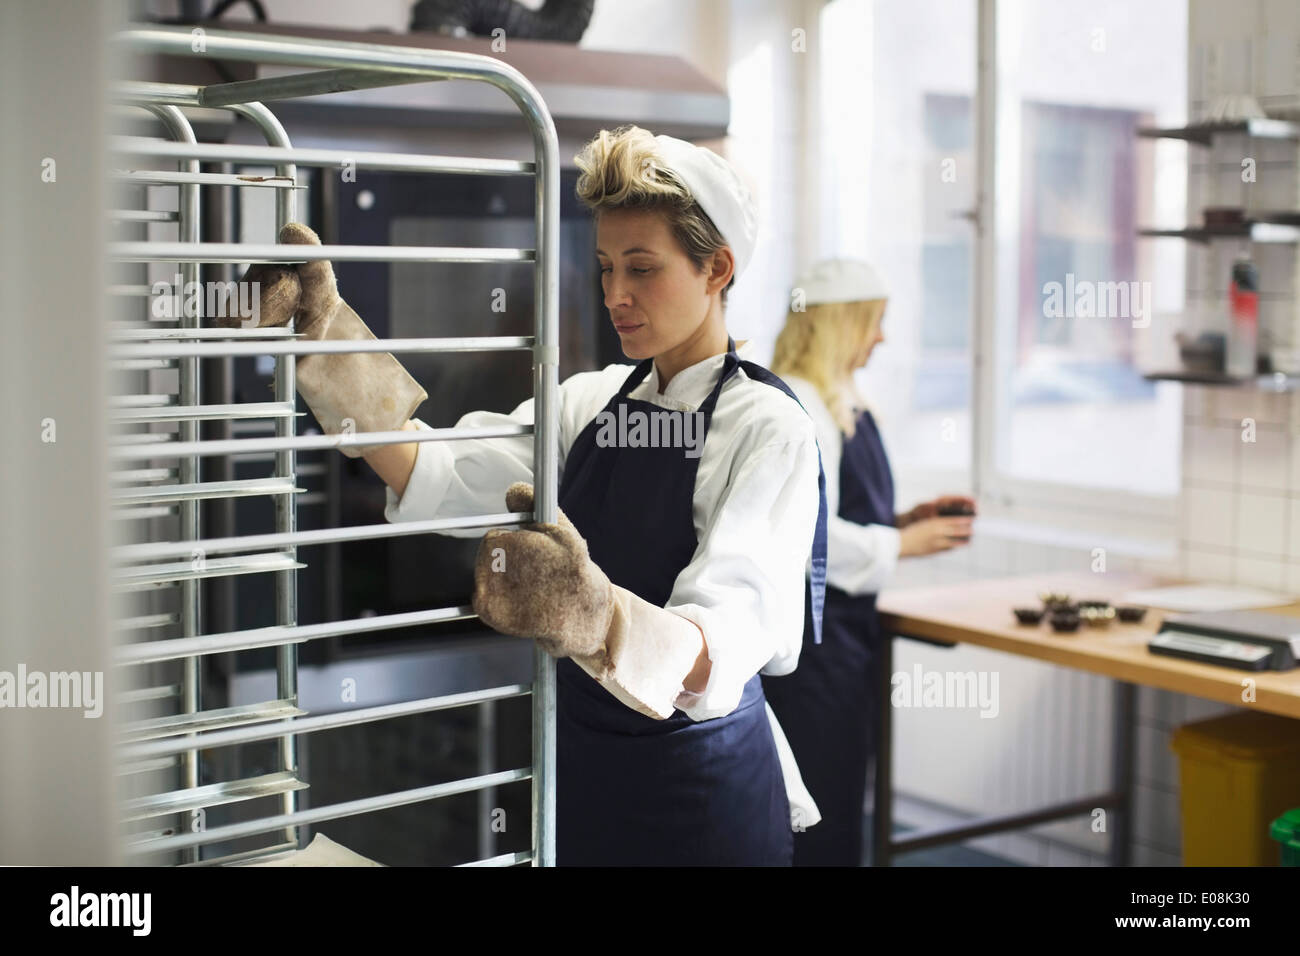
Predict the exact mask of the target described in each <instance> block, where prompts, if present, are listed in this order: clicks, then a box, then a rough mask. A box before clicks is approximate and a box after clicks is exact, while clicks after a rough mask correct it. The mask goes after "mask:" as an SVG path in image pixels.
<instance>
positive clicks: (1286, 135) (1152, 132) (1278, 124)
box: [1137, 119, 1300, 146]
mask: <svg viewBox="0 0 1300 956" xmlns="http://www.w3.org/2000/svg"><path fill="white" fill-rule="evenodd" d="M1229 133H1245V134H1246V135H1247V136H1253V137H1256V138H1257V139H1294V140H1300V123H1291V122H1288V121H1287V120H1276V119H1251V120H1236V121H1232V122H1216V123H1192V124H1190V125H1188V126H1164V127H1161V126H1144V127H1139V128H1138V131H1137V134H1138V136H1140V137H1142V138H1143V139H1181V140H1185V141H1186V142H1189V143H1196V144H1197V145H1199V146H1209V145H1210V144H1211V143H1212V142H1213V141H1214V137H1215V136H1219V135H1223V134H1229Z"/></svg>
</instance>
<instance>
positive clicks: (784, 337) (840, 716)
mask: <svg viewBox="0 0 1300 956" xmlns="http://www.w3.org/2000/svg"><path fill="white" fill-rule="evenodd" d="M795 293H796V295H798V296H800V297H801V299H802V304H803V306H804V307H805V308H803V309H800V310H794V309H792V310H791V311H790V313H789V315H788V316H787V318H786V324H785V327H784V328H783V329H782V331H781V334H780V336H779V337H778V338H777V342H776V350H775V354H774V356H773V359H772V370H773V371H774V372H775V373H776V374H778V375H780V376H781V377H782V378H783V379H784V380H785V381H786V382H787V383H788V384H789V385H790V387H791V388H792V389H793V390H794V392H795V394H796V395H797V396H798V397H799V401H800V402H801V403H802V404H803V406H804V407H805V408H806V409H807V410H808V413H809V414H810V415H811V416H812V419H813V421H814V422H815V423H816V425H817V441H818V444H819V445H820V447H821V454H822V462H823V464H824V466H825V468H826V501H827V507H828V510H829V512H830V520H829V528H828V535H827V537H828V541H827V564H826V604H825V608H824V616H823V622H822V624H823V626H822V631H821V640H820V642H817V641H816V640H815V636H814V635H813V634H812V632H811V630H810V631H809V633H808V634H807V635H806V639H805V643H804V650H803V654H802V655H801V656H800V660H799V667H798V669H797V670H796V671H795V672H794V673H793V674H790V675H788V676H772V677H768V676H765V677H764V678H763V686H764V690H765V691H766V693H767V696H768V699H769V701H770V703H771V706H772V709H773V710H774V711H775V712H776V715H777V717H778V718H779V719H780V721H781V726H782V728H783V729H784V731H785V734H786V736H787V738H788V739H789V742H790V746H791V747H792V748H793V750H794V756H795V759H796V760H797V761H798V762H799V769H800V771H801V772H802V778H803V780H804V782H805V783H806V784H807V786H808V789H809V790H810V791H811V793H812V797H813V799H814V800H816V801H817V807H818V810H819V811H820V814H821V822H820V823H818V825H817V826H815V827H812V828H811V829H809V830H806V831H803V832H799V833H797V834H796V835H795V856H794V862H795V865H796V866H803V865H812V866H817V865H821V866H857V865H859V863H861V860H862V815H863V800H864V798H865V796H866V780H867V765H868V763H869V761H870V759H871V756H872V755H873V753H874V750H875V748H874V742H875V737H874V730H875V726H876V715H877V712H878V709H879V707H880V698H879V695H878V694H877V688H878V687H880V686H881V684H880V683H879V681H880V675H879V672H878V668H877V666H876V665H877V663H878V661H879V658H880V642H881V641H882V640H884V637H883V636H882V635H881V633H880V626H879V622H878V620H877V617H876V606H875V605H876V592H878V591H879V590H880V589H881V588H882V587H884V585H885V584H886V583H887V582H888V581H889V578H890V576H891V575H892V574H893V572H894V569H895V567H896V566H897V563H898V559H899V558H900V557H914V556H919V555H926V554H933V553H936V552H939V551H944V550H947V549H949V548H952V547H955V546H958V545H960V544H963V543H965V542H966V541H967V540H968V539H969V537H970V531H971V528H970V526H971V520H972V519H971V518H970V517H941V516H940V512H941V511H943V512H947V511H950V510H951V511H954V512H961V511H964V512H966V513H967V514H974V505H975V502H974V500H973V499H971V498H968V497H966V496H964V495H947V496H944V497H941V498H938V499H935V500H934V501H929V502H925V503H923V504H920V505H917V506H916V507H915V508H913V509H912V510H911V511H909V512H906V513H905V514H896V513H895V511H894V482H893V476H892V474H891V473H890V467H889V459H888V456H887V455H886V454H885V448H884V444H883V442H882V440H881V437H880V431H879V429H878V428H877V423H876V419H875V417H874V415H873V414H872V412H871V411H870V409H869V408H868V407H867V405H866V403H865V402H864V401H863V399H862V397H861V396H860V395H859V394H858V392H857V390H856V388H855V387H854V384H853V373H854V372H855V371H857V370H858V369H860V368H862V367H863V366H864V365H866V363H867V360H868V359H869V358H870V356H871V353H872V350H873V349H875V347H876V346H877V345H878V344H880V342H882V341H883V340H884V335H883V334H882V331H881V321H882V319H883V317H884V312H885V303H886V297H887V295H888V292H887V290H886V287H885V284H884V281H883V279H882V278H881V276H880V274H879V273H878V272H877V271H876V269H875V268H873V267H872V266H871V265H869V264H868V263H865V262H858V261H854V260H846V259H832V260H827V261H823V262H820V263H818V264H817V265H815V266H814V267H813V268H812V269H811V270H809V271H808V272H807V273H806V274H805V275H803V276H801V277H800V279H799V280H798V281H797V283H796V285H795Z"/></svg>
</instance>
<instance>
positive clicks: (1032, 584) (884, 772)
mask: <svg viewBox="0 0 1300 956" xmlns="http://www.w3.org/2000/svg"><path fill="white" fill-rule="evenodd" d="M1185 583H1188V582H1185V581H1180V580H1176V579H1173V578H1164V577H1157V576H1154V575H1149V574H1132V573H1117V572H1106V573H1104V574H1088V573H1058V574H1039V575H1032V576H1028V577H1016V578H998V579H994V580H984V581H972V582H969V583H964V584H958V585H948V586H946V587H936V588H909V589H901V590H887V591H884V592H882V593H881V595H880V597H879V600H878V601H877V607H878V609H879V611H880V620H881V630H882V632H883V633H884V634H885V635H886V639H885V640H884V641H883V652H882V664H881V667H880V672H879V673H880V687H879V688H878V690H879V699H880V703H881V708H880V720H879V722H878V725H877V726H878V737H877V757H876V784H875V794H876V803H875V812H874V817H873V823H872V826H873V836H874V839H873V842H872V862H873V864H875V865H878V866H887V865H889V862H890V860H891V858H892V857H893V856H894V855H895V854H897V853H901V852H906V851H910V850H918V849H922V848H923V847H928V846H938V845H941V844H945V843H958V842H963V841H965V840H969V839H972V838H973V837H977V836H984V835H987V834H990V833H998V832H1002V831H1006V830H1014V829H1020V828H1022V827H1026V826H1037V825H1039V824H1041V823H1046V822H1050V821H1052V820H1058V819H1062V818H1064V817H1069V816H1074V815H1077V814H1087V813H1090V812H1091V811H1092V810H1093V809H1094V808H1096V807H1107V808H1110V810H1111V811H1112V818H1111V821H1110V826H1108V829H1109V830H1110V831H1111V833H1112V841H1111V851H1110V853H1111V862H1112V864H1114V865H1117V866H1125V865H1127V864H1128V863H1129V861H1130V859H1131V841H1132V793H1131V792H1132V785H1133V754H1134V744H1133V737H1134V729H1133V728H1134V723H1135V710H1136V699H1137V697H1136V691H1137V685H1139V684H1141V685H1145V686H1147V687H1157V688H1160V689H1161V690H1169V691H1173V692H1175V693H1179V694H1191V695H1192V696H1195V697H1205V698H1208V699H1210V700H1217V701H1221V702H1223V703H1228V704H1233V705H1236V706H1239V707H1240V706H1242V705H1243V704H1244V703H1245V701H1243V699H1242V692H1243V683H1242V680H1243V678H1250V679H1251V680H1253V681H1254V682H1255V683H1254V694H1255V700H1254V701H1253V702H1251V703H1250V704H1249V706H1251V707H1255V708H1258V709H1260V710H1264V711H1268V712H1271V713H1275V714H1281V715H1283V716H1287V717H1300V669H1296V670H1292V671H1285V672H1280V671H1240V670H1234V669H1232V668H1228V667H1218V666H1215V665H1211V664H1199V663H1197V662H1195V661H1187V660H1180V659H1178V658H1173V657H1161V656H1159V655H1156V654H1152V653H1151V652H1150V651H1149V650H1148V649H1147V642H1148V641H1149V640H1150V639H1151V637H1152V635H1154V634H1155V633H1156V632H1157V631H1158V630H1159V629H1160V623H1161V620H1162V618H1163V613H1162V612H1160V611H1157V610H1155V609H1152V610H1149V611H1148V612H1147V615H1146V617H1145V618H1144V619H1143V621H1142V622H1141V623H1140V624H1122V623H1120V622H1118V621H1117V622H1115V623H1114V624H1112V625H1110V627H1107V628H1100V629H1096V628H1090V627H1089V626H1088V625H1087V624H1086V623H1081V624H1080V628H1079V630H1078V631H1077V632H1074V633H1072V634H1071V633H1064V634H1058V633H1057V632H1056V631H1053V630H1052V629H1051V626H1050V625H1049V624H1048V623H1047V622H1046V620H1044V621H1043V622H1042V623H1041V624H1039V625H1036V626H1034V625H1022V624H1019V623H1017V622H1016V618H1015V615H1014V614H1013V613H1012V611H1011V609H1012V608H1013V607H1036V606H1040V605H1041V601H1040V600H1039V597H1038V595H1039V594H1040V593H1041V592H1044V591H1057V592H1063V593H1066V594H1068V595H1070V598H1071V600H1076V601H1077V600H1089V599H1093V598H1095V599H1098V600H1109V601H1112V602H1115V603H1122V601H1123V595H1124V594H1125V593H1126V592H1128V591H1133V590H1137V589H1139V588H1152V587H1163V586H1169V585H1178V584H1185ZM1268 610H1270V611H1272V612H1276V613H1283V614H1291V615H1295V616H1296V617H1300V604H1291V605H1287V606H1286V607H1280V608H1269V609H1268ZM892 637H906V638H910V639H913V640H921V641H927V642H931V643H940V644H945V645H952V644H977V645H979V646H980V647H987V648H991V649H992V650H996V651H1005V652H1006V653H1008V654H1019V655H1021V656H1022V657H1032V658H1035V659H1037V660H1041V661H1046V662H1048V663H1050V664H1057V665H1059V666H1061V667H1073V668H1076V669H1078V670H1083V671H1088V672H1089V673H1093V674H1101V675H1102V676H1105V677H1110V678H1113V679H1114V680H1115V699H1114V702H1113V706H1114V711H1115V721H1114V729H1113V749H1112V760H1111V775H1112V780H1111V789H1110V790H1109V791H1107V792H1104V793H1100V794H1094V795H1092V796H1087V797H1083V798H1080V799H1078V800H1072V801H1069V802H1068V803H1064V804H1056V805H1054V806H1050V807H1044V808H1042V809H1039V810H1034V811H1028V812H1022V813H1016V814H1008V815H1004V816H1000V817H991V818H983V819H979V820H975V821H973V822H971V823H966V824H962V825H961V826H956V827H946V828H942V829H940V830H935V831H931V832H928V833H924V834H921V835H919V836H913V837H908V838H906V839H902V840H897V839H894V837H893V767H892V750H891V747H892V723H891V722H892V717H893V713H892V711H893V708H892V707H891V706H890V691H891V690H892V685H891V683H890V678H891V676H892V673H893V641H892V639H891V638H892Z"/></svg>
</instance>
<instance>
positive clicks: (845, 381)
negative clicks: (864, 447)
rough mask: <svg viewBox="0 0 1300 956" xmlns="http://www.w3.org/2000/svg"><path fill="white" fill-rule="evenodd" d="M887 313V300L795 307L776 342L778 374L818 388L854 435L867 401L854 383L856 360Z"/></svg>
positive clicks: (837, 418) (774, 365) (774, 366)
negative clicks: (795, 377)
mask: <svg viewBox="0 0 1300 956" xmlns="http://www.w3.org/2000/svg"><path fill="white" fill-rule="evenodd" d="M884 314H885V300H884V299H870V300H866V301H861V302H827V303H822V304H820V305H810V306H808V308H807V310H806V311H802V312H796V311H794V310H793V309H792V310H790V313H789V314H788V315H787V316H786V319H785V327H784V328H783V329H781V334H780V335H778V336H777V339H776V349H775V351H774V353H773V356H772V371H773V372H775V373H776V374H777V375H793V376H797V377H799V378H802V379H803V380H804V381H806V382H808V383H809V384H811V385H812V386H813V387H814V388H816V389H817V394H818V395H820V396H821V399H822V401H823V402H825V403H826V408H827V410H829V411H830V413H831V417H832V418H833V419H834V420H835V423H836V424H837V425H839V427H840V430H841V431H843V432H844V434H845V435H846V436H848V437H849V438H852V437H853V432H854V424H855V421H856V417H857V415H856V413H857V409H859V408H863V407H865V406H866V404H867V403H866V401H865V400H864V399H863V397H862V395H861V394H860V393H859V392H858V390H857V387H856V386H855V385H854V384H853V368H852V363H853V360H854V358H855V357H856V356H857V355H858V354H859V353H860V352H861V351H862V350H863V349H864V348H866V346H867V343H868V342H869V341H870V340H871V337H872V335H874V334H875V331H876V329H877V327H878V326H879V324H880V319H881V317H882V316H883V315H884Z"/></svg>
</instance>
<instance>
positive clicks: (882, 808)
mask: <svg viewBox="0 0 1300 956" xmlns="http://www.w3.org/2000/svg"><path fill="white" fill-rule="evenodd" d="M893 673H894V636H893V635H892V634H886V635H884V639H883V640H882V641H881V642H880V670H879V673H878V674H877V684H876V699H877V704H878V706H879V708H880V712H879V717H878V719H877V721H876V779H875V784H874V787H875V802H874V805H873V807H872V810H871V865H872V866H889V865H890V862H891V860H892V857H893V854H892V846H891V842H892V840H893V838H894V767H893V762H894V754H893V741H894V733H893V730H894V725H893V707H892V705H891V704H890V700H889V696H890V691H891V690H892V689H893V682H892V680H891V677H892V676H893Z"/></svg>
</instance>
